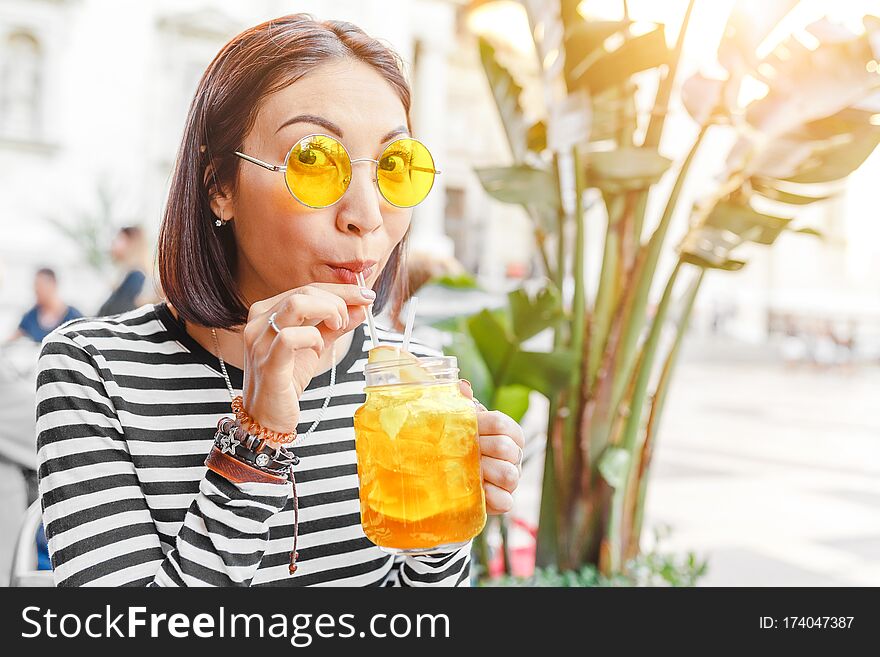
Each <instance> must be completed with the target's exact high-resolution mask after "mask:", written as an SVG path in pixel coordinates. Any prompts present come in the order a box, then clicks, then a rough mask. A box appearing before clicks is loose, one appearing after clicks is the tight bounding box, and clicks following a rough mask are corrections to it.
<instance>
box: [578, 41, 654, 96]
mask: <svg viewBox="0 0 880 657" xmlns="http://www.w3.org/2000/svg"><path fill="white" fill-rule="evenodd" d="M604 47H605V46H604V44H603V48H604ZM668 61H669V47H668V46H667V45H666V33H665V31H664V29H663V26H662V25H658V26H657V27H656V28H655V29H653V30H651V31H650V32H647V33H645V34H640V35H638V36H630V37H629V38H627V39H626V41H624V43H623V45H621V46H620V47H619V48H617V49H616V50H614V51H612V52H607V51H606V52H605V53H604V54H603V55H602V56H601V57H598V58H596V60H595V62H594V63H592V64H591V65H590V66H588V67H586V68H585V70H583V71H582V72H580V73H578V72H577V69H576V68H575V71H574V73H573V74H572V76H571V80H570V83H569V88H570V89H576V88H580V87H583V88H585V89H587V90H588V91H589V92H590V93H591V94H597V93H601V92H602V91H604V90H605V89H608V88H609V87H612V86H614V85H619V84H620V83H621V82H623V81H625V80H627V79H628V78H629V77H630V76H632V75H634V74H636V73H639V72H641V71H645V70H648V69H650V68H656V67H658V66H662V65H663V64H666V63H668Z"/></svg>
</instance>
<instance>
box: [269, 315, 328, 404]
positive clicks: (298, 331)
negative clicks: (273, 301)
mask: <svg viewBox="0 0 880 657" xmlns="http://www.w3.org/2000/svg"><path fill="white" fill-rule="evenodd" d="M303 349H311V350H313V351H314V352H315V355H316V356H317V357H318V358H320V357H321V353H322V352H323V350H324V336H322V335H321V332H320V331H319V330H318V329H317V328H316V327H314V326H289V327H287V328H284V329H281V332H280V333H278V335H276V336H275V339H274V340H273V341H272V344H271V346H270V347H269V351H268V353H267V354H266V358H265V360H264V362H263V366H262V367H261V368H260V380H261V381H260V382H261V384H262V383H263V382H269V383H270V385H272V386H273V387H274V386H276V385H278V386H281V389H284V388H285V387H286V386H288V385H290V383H291V381H292V380H293V365H294V362H295V357H296V354H297V352H299V351H302V350H303Z"/></svg>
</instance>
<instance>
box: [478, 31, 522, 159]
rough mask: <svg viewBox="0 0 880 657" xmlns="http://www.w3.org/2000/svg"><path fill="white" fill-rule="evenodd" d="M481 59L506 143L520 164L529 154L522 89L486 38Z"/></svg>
mask: <svg viewBox="0 0 880 657" xmlns="http://www.w3.org/2000/svg"><path fill="white" fill-rule="evenodd" d="M480 60H481V61H482V63H483V71H484V72H485V73H486V79H487V80H488V81H489V87H490V89H491V90H492V97H493V98H494V99H495V105H496V107H497V108H498V115H499V116H500V117H501V124H502V126H503V127H504V132H505V134H506V135H507V143H508V144H509V146H510V151H511V153H512V155H513V159H514V160H515V161H517V162H521V161H522V160H523V159H524V158H525V155H526V152H527V151H528V143H527V134H528V125H527V124H526V120H525V117H524V114H523V109H522V106H521V105H520V102H519V97H520V94H522V87H521V86H520V85H519V84H518V83H517V81H516V80H515V79H514V77H513V75H511V73H510V71H508V70H507V69H506V68H505V67H504V66H502V65H501V64H500V63H499V62H498V60H497V58H496V53H495V48H494V47H493V46H492V44H491V43H489V42H488V41H487V40H486V39H484V38H480Z"/></svg>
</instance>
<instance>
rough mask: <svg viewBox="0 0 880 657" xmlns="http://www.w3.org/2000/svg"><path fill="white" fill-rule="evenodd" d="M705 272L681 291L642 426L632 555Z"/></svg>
mask: <svg viewBox="0 0 880 657" xmlns="http://www.w3.org/2000/svg"><path fill="white" fill-rule="evenodd" d="M705 274H706V270H705V269H700V270H699V273H698V274H697V276H696V278H695V279H694V280H693V281H692V282H691V283H690V285H689V286H688V289H687V291H686V292H685V294H684V298H683V301H682V304H683V307H682V311H681V317H680V318H679V320H678V324H677V325H676V327H675V338H674V340H673V343H672V346H671V347H670V349H669V353H668V354H667V355H666V359H665V361H664V363H663V368H662V370H661V371H660V378H659V379H658V381H657V387H656V388H655V390H654V395H653V398H652V400H651V411H650V413H649V415H648V421H647V424H646V426H645V439H644V441H643V443H642V447H641V450H640V456H639V462H638V465H637V467H638V477H637V481H638V496H637V499H636V503H635V509H634V511H633V521H632V533H631V542H635V545H633V546H632V549H631V550H630V554H631V555H633V554H634V553H635V552H637V551H638V540H639V537H640V536H641V532H642V521H643V519H644V512H645V497H646V494H647V489H648V477H647V473H648V468H649V467H650V465H651V457H652V455H653V452H654V445H655V444H656V435H657V428H658V427H659V424H660V416H661V414H662V412H663V406H664V404H665V403H666V397H667V393H668V392H669V385H670V382H671V381H672V374H673V371H674V369H675V365H676V363H677V362H678V354H679V352H680V351H681V345H682V343H683V342H684V335H685V333H686V332H687V327H688V324H689V322H690V318H691V314H692V312H693V308H694V301H695V300H696V298H697V293H698V292H699V290H700V285H701V283H702V282H703V277H704V276H705Z"/></svg>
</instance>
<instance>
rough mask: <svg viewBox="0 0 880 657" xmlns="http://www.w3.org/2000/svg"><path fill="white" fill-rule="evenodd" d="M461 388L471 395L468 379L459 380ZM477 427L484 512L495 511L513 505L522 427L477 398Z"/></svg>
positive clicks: (498, 512)
mask: <svg viewBox="0 0 880 657" xmlns="http://www.w3.org/2000/svg"><path fill="white" fill-rule="evenodd" d="M460 387H461V392H462V394H463V395H465V396H466V397H468V398H469V399H473V398H474V392H473V390H472V389H471V386H470V383H468V382H467V381H462V382H461V384H460ZM477 404H478V408H477V431H478V433H479V434H480V453H481V457H480V458H481V464H482V466H483V490H484V491H485V492H486V513H488V514H489V515H498V514H501V513H507V512H508V511H510V510H511V509H512V508H513V495H512V494H513V491H515V490H516V487H517V486H518V485H519V477H520V475H521V474H522V455H523V447H525V444H526V443H525V436H524V435H523V430H522V427H520V426H519V424H517V423H516V422H515V421H514V420H513V418H511V417H510V416H508V415H505V414H504V413H502V412H501V411H487V410H486V407H485V406H483V405H482V404H480V403H479V402H477Z"/></svg>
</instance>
